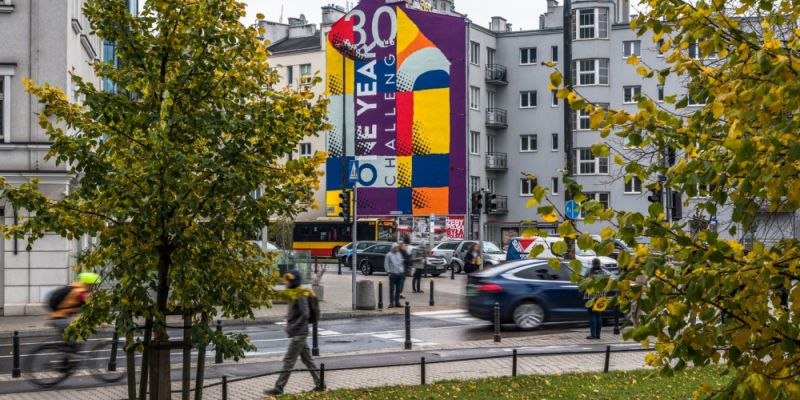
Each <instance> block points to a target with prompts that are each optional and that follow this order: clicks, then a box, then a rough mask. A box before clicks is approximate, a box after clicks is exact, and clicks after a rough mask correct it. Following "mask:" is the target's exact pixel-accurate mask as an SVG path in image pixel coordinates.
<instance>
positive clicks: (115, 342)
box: [108, 327, 119, 372]
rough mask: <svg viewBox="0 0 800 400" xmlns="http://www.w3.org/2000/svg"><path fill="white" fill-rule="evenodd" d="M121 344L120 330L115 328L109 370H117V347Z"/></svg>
mask: <svg viewBox="0 0 800 400" xmlns="http://www.w3.org/2000/svg"><path fill="white" fill-rule="evenodd" d="M118 346H119V332H118V330H117V328H116V327H115V328H114V336H112V337H111V358H110V359H109V360H108V370H109V371H111V372H114V371H116V370H117V348H118Z"/></svg>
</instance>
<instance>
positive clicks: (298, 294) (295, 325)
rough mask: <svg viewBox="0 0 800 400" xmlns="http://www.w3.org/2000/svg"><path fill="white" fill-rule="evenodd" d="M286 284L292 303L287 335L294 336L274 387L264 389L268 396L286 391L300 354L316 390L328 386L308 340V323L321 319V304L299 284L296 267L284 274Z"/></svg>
mask: <svg viewBox="0 0 800 400" xmlns="http://www.w3.org/2000/svg"><path fill="white" fill-rule="evenodd" d="M283 280H284V283H285V284H286V289H287V292H294V293H290V297H291V298H292V300H291V302H290V303H289V312H288V315H287V316H286V329H285V330H286V335H287V336H289V338H290V339H291V340H290V341H289V348H288V349H287V350H286V355H284V356H283V367H282V368H281V374H280V375H279V376H278V380H277V381H276V382H275V387H273V388H272V389H269V390H265V391H264V394H266V395H268V396H279V395H281V394H283V388H284V387H286V383H287V382H289V377H290V376H291V375H292V372H291V371H292V369H294V365H295V363H296V362H297V357H298V356H299V357H300V359H301V360H302V361H303V364H305V366H306V368H308V369H309V370H310V371H309V372H310V373H311V377H312V378H313V379H314V391H324V390H325V386H323V385H322V382H321V381H320V378H319V372H318V369H317V366H316V365H315V364H314V360H313V359H312V358H311V351H310V350H309V348H308V344H307V343H306V340H307V339H308V325H309V323H311V322H314V321H316V320H317V319H318V318H319V304H318V303H317V302H316V301H315V298H312V297H313V296H314V294H313V293H312V292H310V291H307V290H303V288H302V287H301V286H300V285H301V284H302V278H301V276H300V272H298V271H296V270H290V271H287V272H286V273H285V274H284V275H283Z"/></svg>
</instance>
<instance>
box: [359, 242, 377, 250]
mask: <svg viewBox="0 0 800 400" xmlns="http://www.w3.org/2000/svg"><path fill="white" fill-rule="evenodd" d="M374 244H375V243H372V242H358V245H356V250H364V249H366V248H367V247H370V246H372V245H374Z"/></svg>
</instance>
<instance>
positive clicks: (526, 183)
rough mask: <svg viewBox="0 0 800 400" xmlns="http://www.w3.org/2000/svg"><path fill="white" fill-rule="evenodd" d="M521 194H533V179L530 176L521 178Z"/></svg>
mask: <svg viewBox="0 0 800 400" xmlns="http://www.w3.org/2000/svg"><path fill="white" fill-rule="evenodd" d="M519 195H520V196H522V197H531V196H533V180H532V179H528V178H521V179H520V180H519Z"/></svg>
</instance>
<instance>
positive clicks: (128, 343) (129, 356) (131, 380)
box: [125, 332, 136, 400]
mask: <svg viewBox="0 0 800 400" xmlns="http://www.w3.org/2000/svg"><path fill="white" fill-rule="evenodd" d="M125 362H126V364H125V368H126V371H125V372H126V373H127V374H128V400H136V353H135V352H134V350H133V332H128V333H126V334H125Z"/></svg>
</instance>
